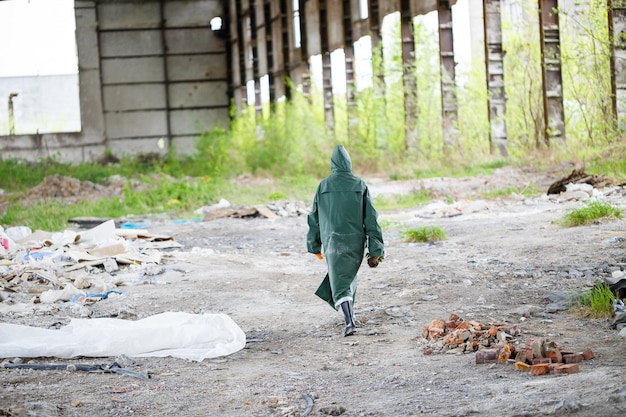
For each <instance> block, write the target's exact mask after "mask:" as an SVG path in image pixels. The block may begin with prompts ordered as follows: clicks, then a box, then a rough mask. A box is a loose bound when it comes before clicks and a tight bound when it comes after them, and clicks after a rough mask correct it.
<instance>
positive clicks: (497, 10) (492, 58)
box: [483, 0, 509, 157]
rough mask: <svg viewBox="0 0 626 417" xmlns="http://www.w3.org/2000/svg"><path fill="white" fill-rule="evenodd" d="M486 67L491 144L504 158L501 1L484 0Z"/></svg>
mask: <svg viewBox="0 0 626 417" xmlns="http://www.w3.org/2000/svg"><path fill="white" fill-rule="evenodd" d="M483 16H484V33H485V69H486V77H487V90H488V91H487V93H488V105H489V125H490V127H491V131H490V136H489V147H490V149H491V152H492V153H493V152H494V151H495V149H497V150H498V151H499V152H500V155H501V156H503V157H508V156H509V151H508V144H507V131H506V120H505V116H506V93H505V85H504V64H503V60H504V55H503V53H502V15H501V4H500V0H483Z"/></svg>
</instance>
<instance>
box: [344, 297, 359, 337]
mask: <svg viewBox="0 0 626 417" xmlns="http://www.w3.org/2000/svg"><path fill="white" fill-rule="evenodd" d="M341 309H342V310H343V315H344V317H345V319H346V330H344V332H343V335H344V336H350V335H352V334H354V332H355V331H356V323H355V322H354V312H353V311H352V302H351V301H344V302H343V303H341Z"/></svg>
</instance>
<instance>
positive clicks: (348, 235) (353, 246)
mask: <svg viewBox="0 0 626 417" xmlns="http://www.w3.org/2000/svg"><path fill="white" fill-rule="evenodd" d="M330 167H331V175H330V176H328V177H327V178H325V179H323V180H322V181H321V182H320V184H319V186H318V188H317V191H316V193H315V198H314V200H313V208H312V210H311V212H310V213H309V215H308V218H307V221H308V224H309V231H308V233H307V250H308V252H310V253H321V252H322V247H323V248H324V251H323V253H324V257H325V258H326V262H327V264H328V274H326V277H325V278H324V280H323V281H322V284H321V285H320V286H319V288H318V289H317V291H316V292H315V294H316V295H317V296H319V297H320V298H321V299H323V300H324V301H326V302H327V303H328V304H330V306H331V307H333V308H334V309H337V308H338V306H339V304H340V303H341V302H343V301H345V300H351V301H352V302H354V296H355V294H356V287H357V272H358V270H359V268H360V266H361V263H362V262H363V255H364V251H365V248H366V247H367V249H368V253H369V255H370V256H383V253H384V243H383V236H382V231H381V229H380V226H379V225H378V219H377V218H378V214H377V213H376V210H375V209H374V206H373V204H372V200H371V196H370V193H369V189H368V188H367V185H366V184H365V182H364V181H363V180H362V179H360V178H359V177H357V176H356V175H354V174H353V173H352V160H351V159H350V155H349V154H348V151H346V149H345V148H344V147H343V146H342V145H338V146H336V147H335V149H334V150H333V153H332V156H331V158H330ZM366 244H367V246H366Z"/></svg>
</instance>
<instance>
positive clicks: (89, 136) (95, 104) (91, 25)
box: [74, 1, 106, 145]
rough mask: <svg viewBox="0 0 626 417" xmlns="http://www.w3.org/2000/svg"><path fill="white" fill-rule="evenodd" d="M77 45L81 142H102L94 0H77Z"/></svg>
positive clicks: (100, 96) (98, 59)
mask: <svg viewBox="0 0 626 417" xmlns="http://www.w3.org/2000/svg"><path fill="white" fill-rule="evenodd" d="M74 13H75V16H76V47H77V52H78V66H79V68H80V71H79V88H80V117H81V125H82V129H81V132H82V138H81V142H82V143H83V144H90V143H104V144H105V145H106V137H105V132H104V110H103V105H102V84H101V81H100V47H99V42H98V33H97V29H98V19H97V16H96V2H95V1H77V2H76V4H75V6H74Z"/></svg>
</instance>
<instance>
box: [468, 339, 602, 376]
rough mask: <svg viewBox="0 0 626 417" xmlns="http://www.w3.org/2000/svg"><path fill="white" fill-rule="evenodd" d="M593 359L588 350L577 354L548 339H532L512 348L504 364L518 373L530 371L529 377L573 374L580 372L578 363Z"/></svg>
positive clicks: (591, 353)
mask: <svg viewBox="0 0 626 417" xmlns="http://www.w3.org/2000/svg"><path fill="white" fill-rule="evenodd" d="M478 353H480V352H477V354H478ZM593 358H594V354H593V352H592V351H591V350H589V349H587V350H585V351H583V352H578V353H577V352H573V351H570V350H567V349H562V348H560V347H558V346H557V344H556V343H554V342H552V341H550V340H548V339H544V338H533V339H529V340H528V341H526V343H525V345H524V346H523V347H521V348H517V349H513V348H512V349H511V355H510V358H509V359H507V361H506V362H513V363H514V364H515V369H517V370H519V371H530V374H531V375H533V376H539V375H545V374H575V373H577V372H579V371H580V368H579V366H578V364H579V363H580V362H582V361H584V360H589V359H593ZM476 363H478V357H477V361H476Z"/></svg>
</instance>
